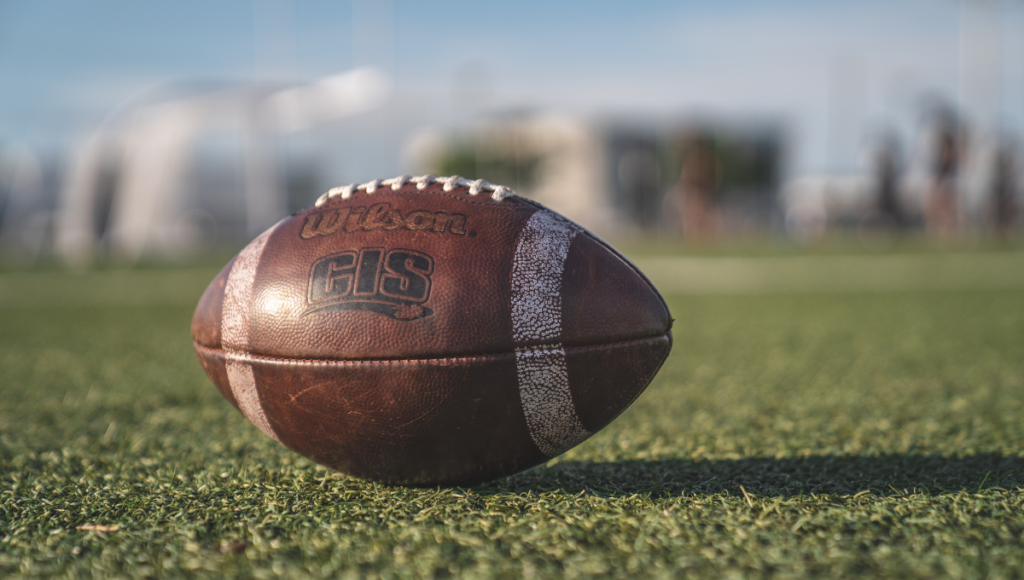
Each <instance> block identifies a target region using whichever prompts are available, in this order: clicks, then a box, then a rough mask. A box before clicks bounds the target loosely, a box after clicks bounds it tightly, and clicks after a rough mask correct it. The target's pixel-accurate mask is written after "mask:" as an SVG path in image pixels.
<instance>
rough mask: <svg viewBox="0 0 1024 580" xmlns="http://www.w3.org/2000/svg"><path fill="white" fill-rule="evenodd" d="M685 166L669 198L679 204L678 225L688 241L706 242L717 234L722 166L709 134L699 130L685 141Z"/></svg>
mask: <svg viewBox="0 0 1024 580" xmlns="http://www.w3.org/2000/svg"><path fill="white" fill-rule="evenodd" d="M680 150H681V153H682V154H681V156H680V157H681V159H680V161H681V163H680V165H681V166H682V169H681V171H680V174H679V180H678V181H677V182H676V185H675V187H673V188H672V191H670V192H669V199H668V200H666V201H669V202H671V203H672V204H673V205H675V206H676V207H677V208H679V218H680V221H679V225H680V226H681V227H682V229H683V237H684V238H685V239H686V240H689V241H696V242H705V241H710V240H712V239H714V238H715V236H716V235H717V234H718V229H719V222H720V221H721V220H720V216H719V212H718V207H717V204H716V202H715V194H716V193H717V190H718V186H719V184H720V183H721V167H720V166H719V163H718V159H717V157H716V155H715V149H714V143H713V141H712V139H711V136H710V135H707V134H706V133H703V132H699V133H696V134H694V135H692V136H690V137H689V138H687V139H685V140H684V141H683V144H682V147H680Z"/></svg>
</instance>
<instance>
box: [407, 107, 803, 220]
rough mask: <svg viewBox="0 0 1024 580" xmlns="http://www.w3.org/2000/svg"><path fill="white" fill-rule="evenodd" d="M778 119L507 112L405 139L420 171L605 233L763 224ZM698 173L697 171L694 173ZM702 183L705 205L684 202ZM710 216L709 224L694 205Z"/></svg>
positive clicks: (777, 161) (773, 191) (774, 184)
mask: <svg viewBox="0 0 1024 580" xmlns="http://www.w3.org/2000/svg"><path fill="white" fill-rule="evenodd" d="M784 136H785V135H784V131H783V130H782V126H781V124H780V123H769V122H749V121H747V122H726V121H720V120H710V119H703V118H702V119H688V118H685V117H683V118H675V119H654V120H652V119H629V118H617V119H585V118H572V117H567V116H556V115H549V114H540V113H522V112H517V113H512V114H508V115H501V116H495V117H491V118H488V119H486V120H481V121H479V122H478V123H475V124H474V125H473V126H472V127H470V128H466V129H464V130H462V131H457V132H454V133H451V132H448V133H445V132H439V131H433V130H428V131H424V132H421V133H419V134H417V135H414V136H413V137H412V138H411V141H410V151H411V157H412V165H413V167H415V168H416V170H417V171H419V172H424V173H434V174H438V175H452V174H455V175H466V176H473V177H482V178H484V179H487V180H488V181H491V182H494V183H503V184H506V185H509V186H510V187H512V188H513V189H515V190H516V191H517V192H518V193H519V194H520V195H524V196H526V197H529V198H531V199H534V200H536V201H538V202H540V203H542V204H544V205H546V206H548V207H550V208H552V209H554V210H555V211H558V212H560V213H563V214H565V215H567V216H570V217H572V218H573V219H574V220H577V221H578V222H580V223H581V224H583V225H584V226H586V227H588V228H591V229H593V230H594V231H596V232H598V233H601V234H603V235H632V234H640V233H646V234H654V233H659V232H677V233H681V232H689V231H690V230H691V229H693V228H696V227H701V228H703V230H704V233H705V234H706V235H708V236H712V237H713V236H716V235H739V234H749V233H753V232H760V233H765V232H767V231H768V230H769V229H770V228H771V226H772V223H773V219H774V216H775V215H776V213H777V212H776V208H777V204H776V200H777V194H778V188H779V184H780V180H781V176H782V169H783V160H784V155H783V154H784V145H785V140H784ZM702 174H704V175H702ZM695 180H696V181H703V182H706V185H705V186H704V187H705V189H706V191H704V192H703V193H702V194H700V195H701V196H702V198H703V199H705V201H704V205H703V207H698V205H695V204H693V203H687V201H686V200H687V199H689V198H693V194H692V189H693V187H694V181H695ZM698 212H703V213H705V214H707V215H708V216H712V215H713V217H712V218H709V219H707V220H704V221H706V222H708V223H707V224H705V225H703V226H697V225H696V224H698V223H700V221H701V220H698V219H695V214H696V213H698Z"/></svg>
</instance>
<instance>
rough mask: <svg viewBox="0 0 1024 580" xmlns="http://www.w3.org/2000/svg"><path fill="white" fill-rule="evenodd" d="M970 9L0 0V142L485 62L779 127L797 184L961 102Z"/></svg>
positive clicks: (440, 80)
mask: <svg viewBox="0 0 1024 580" xmlns="http://www.w3.org/2000/svg"><path fill="white" fill-rule="evenodd" d="M959 16H960V4H959V3H958V2H955V1H953V0H890V1H884V2H883V1H876V0H868V1H861V2H809V1H799V0H790V1H782V2H753V1H740V0H733V1H719V2H645V3H629V4H627V3H624V2H606V1H594V0H590V1H564V2H553V1H550V0H549V1H546V2H541V1H534V0H525V1H519V2H488V3H485V2H429V3H428V2H413V1H407V0H393V1H386V2H384V1H375V0H343V1H335V2H327V1H301V0H254V1H253V0H250V1H241V0H217V1H213V2H211V1H197V0H177V1H176V2H165V3H156V2H142V1H139V0H134V1H128V0H91V1H90V2H80V1H70V0H65V1H55V0H31V1H30V0H0V143H12V142H13V143H24V144H27V145H29V146H32V147H36V148H38V149H43V150H55V151H60V150H62V148H66V147H67V146H68V145H69V143H71V142H72V141H73V140H74V139H75V138H79V137H81V136H82V135H84V134H85V133H87V132H88V131H89V130H90V129H91V128H93V127H95V126H96V125H97V124H98V123H99V122H101V121H102V119H103V118H104V117H105V116H106V115H108V114H110V112H111V111H112V110H114V109H115V108H116V107H117V106H118V105H120V104H123V103H125V102H127V101H128V100H129V99H131V98H132V97H133V96H136V95H138V94H141V93H143V92H144V91H146V90H148V89H152V88H154V87H159V86H161V85H163V84H166V83H170V82H175V81H191V80H208V81H209V80H213V81H221V80H226V81H249V80H254V79H258V78H269V77H279V78H288V79H293V80H298V81H302V80H311V79H314V78H317V77H320V76H324V75H329V74H333V73H337V72H341V71H344V70H347V69H350V68H351V67H353V66H357V65H363V64H378V65H381V66H384V67H385V68H387V69H388V70H390V71H391V73H392V75H393V79H394V83H395V86H396V89H397V90H398V91H400V92H403V93H406V94H410V95H419V96H421V97H422V98H423V99H424V101H425V102H437V103H442V102H444V99H445V98H447V97H448V96H449V95H450V94H451V90H452V89H451V87H452V83H453V78H455V75H456V73H457V71H459V70H464V69H465V67H466V66H467V63H472V64H473V66H475V67H476V68H477V70H483V71H486V75H485V76H486V78H488V79H490V80H489V84H490V86H491V87H492V90H491V92H490V95H491V96H490V97H489V100H488V103H487V106H488V107H489V108H494V109H501V108H516V107H524V106H525V107H533V108H540V109H553V110H559V111H565V112H570V113H578V114H606V113H610V112H618V113H645V114H674V113H679V112H685V111H704V112H707V113H711V114H718V115H722V116H726V117H728V116H736V117H756V116H773V117H777V118H779V119H783V120H784V121H785V122H786V123H787V126H789V127H790V131H791V134H792V136H793V139H794V149H795V150H794V160H793V163H794V166H795V169H794V170H795V171H798V172H801V171H802V172H806V171H821V170H825V169H836V168H839V169H849V168H852V167H854V166H855V165H856V163H857V160H858V155H859V152H860V151H861V150H862V144H863V141H864V139H865V137H866V136H867V135H869V134H871V132H872V131H874V130H877V128H879V127H883V126H896V127H898V128H900V129H901V130H902V131H904V133H905V134H906V137H907V138H908V139H909V138H910V136H911V135H912V134H913V130H914V127H915V126H916V125H915V123H917V122H918V119H917V118H916V117H915V115H917V114H918V109H919V104H920V102H921V98H922V96H923V95H926V94H932V95H941V96H943V97H945V98H947V99H950V100H955V99H956V98H957V94H958V93H957V87H958V75H959V71H960V69H959V62H960V52H959V37H960V29H959V24H958V23H959ZM1001 19H1002V30H1003V34H1004V37H1003V45H1004V46H1003V53H1004V58H1003V60H1002V62H1001V64H1000V67H1001V69H1000V70H1001V71H1002V73H1001V78H1002V79H1003V83H1002V110H1003V111H1004V115H1003V117H1004V119H1005V120H1006V122H1007V123H1008V124H1009V125H1011V126H1014V127H1016V126H1017V125H1018V124H1019V122H1020V121H1021V115H1020V114H1019V113H1020V111H1021V110H1022V109H1024V56H1021V55H1024V40H1021V38H1024V35H1022V34H1019V33H1018V31H1021V30H1022V28H1024V9H1022V8H1021V7H1019V6H1017V5H1011V6H1009V7H1008V8H1006V9H1004V10H1003V11H1002V13H1001ZM355 23H358V25H356V24H355ZM441 117H443V115H439V118H441Z"/></svg>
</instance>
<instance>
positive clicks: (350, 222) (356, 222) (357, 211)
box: [345, 207, 366, 234]
mask: <svg viewBox="0 0 1024 580" xmlns="http://www.w3.org/2000/svg"><path fill="white" fill-rule="evenodd" d="M364 212H366V208H365V207H355V208H352V213H350V214H349V215H348V219H347V220H345V232H347V233H350V234H351V233H352V232H354V231H356V230H358V229H360V228H362V227H363V222H362V220H361V219H360V218H362V217H363V213H364Z"/></svg>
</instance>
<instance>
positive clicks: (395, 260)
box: [380, 250, 434, 302]
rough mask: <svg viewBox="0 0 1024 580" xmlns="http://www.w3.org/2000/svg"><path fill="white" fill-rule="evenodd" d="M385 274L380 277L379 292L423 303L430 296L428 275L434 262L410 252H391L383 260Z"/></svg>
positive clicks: (417, 253)
mask: <svg viewBox="0 0 1024 580" xmlns="http://www.w3.org/2000/svg"><path fill="white" fill-rule="evenodd" d="M384 266H385V268H386V269H387V273H385V274H384V275H383V276H381V282H380V291H381V294H384V295H385V296H394V297H395V298H402V299H404V300H409V301H412V302H423V301H424V300H426V299H427V296H429V295H430V275H431V274H432V273H434V260H433V258H431V257H430V256H428V255H426V254H423V253H420V252H414V251H412V250H391V251H390V252H388V255H387V258H385V260H384Z"/></svg>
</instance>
